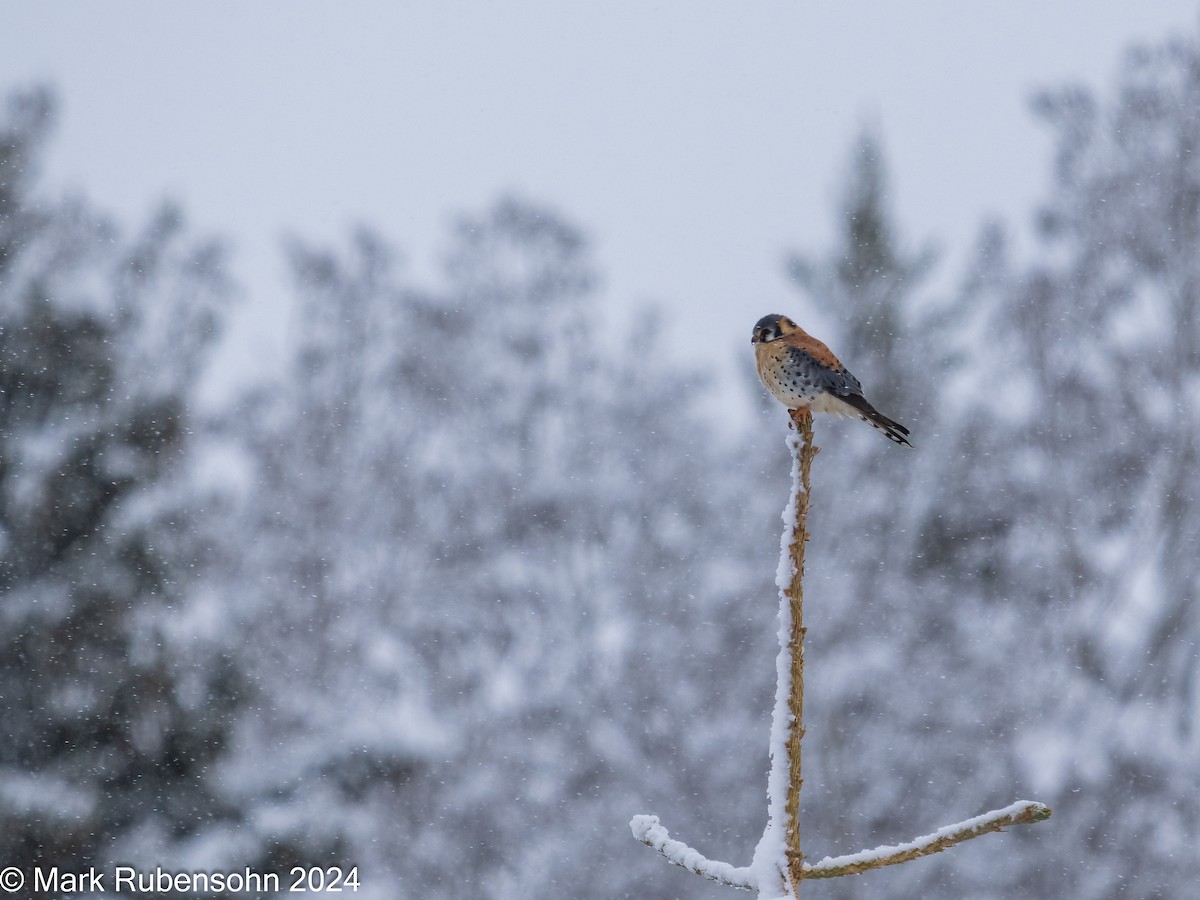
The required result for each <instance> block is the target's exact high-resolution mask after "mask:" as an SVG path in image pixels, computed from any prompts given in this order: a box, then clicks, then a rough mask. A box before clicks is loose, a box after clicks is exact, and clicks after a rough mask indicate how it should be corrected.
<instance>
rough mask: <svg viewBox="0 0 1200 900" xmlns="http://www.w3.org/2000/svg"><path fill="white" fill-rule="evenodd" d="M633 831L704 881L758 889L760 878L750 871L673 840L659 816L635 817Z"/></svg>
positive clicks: (745, 889)
mask: <svg viewBox="0 0 1200 900" xmlns="http://www.w3.org/2000/svg"><path fill="white" fill-rule="evenodd" d="M629 828H630V829H631V830H632V831H633V836H634V837H635V838H637V839H638V840H639V841H641V842H642V843H643V844H645V845H646V846H647V847H653V848H654V849H655V850H657V851H658V852H659V853H661V854H662V855H663V856H665V857H666V858H667V862H669V863H672V864H674V865H676V866H681V867H682V868H684V869H687V870H689V871H691V872H695V873H696V874H697V875H699V876H701V877H703V878H708V879H710V880H712V881H719V882H721V884H727V885H729V886H730V887H735V888H741V889H742V890H744V891H752V890H754V889H755V888H756V887H757V886H758V879H757V878H755V876H754V873H753V872H752V871H751V870H750V869H748V868H738V867H736V866H731V865H730V864H729V863H726V862H718V861H717V860H713V859H708V858H707V857H705V856H704V855H703V854H702V853H700V851H698V850H693V849H692V848H691V847H689V846H688V845H687V844H685V843H684V842H683V841H673V840H671V835H670V834H669V833H668V832H667V829H665V828H664V827H663V826H662V825H660V824H658V816H634V817H633V818H632V819H631V820H630V822H629Z"/></svg>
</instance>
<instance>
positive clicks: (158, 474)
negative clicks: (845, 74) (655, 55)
mask: <svg viewBox="0 0 1200 900" xmlns="http://www.w3.org/2000/svg"><path fill="white" fill-rule="evenodd" d="M1036 105H1037V110H1038V113H1039V114H1040V115H1041V116H1042V117H1043V118H1044V119H1045V122H1046V123H1047V126H1048V127H1049V128H1050V129H1051V130H1052V132H1053V134H1054V135H1055V141H1056V150H1055V153H1054V156H1053V159H1049V160H1047V166H1048V167H1049V168H1051V169H1052V173H1053V180H1052V187H1051V188H1050V190H1049V192H1048V194H1047V196H1046V197H1045V198H1044V202H1043V203H1042V205H1041V206H1040V207H1039V208H1038V209H1037V210H1032V211H1031V215H1032V216H1033V217H1034V218H1035V220H1036V222H1037V226H1038V228H1037V234H1038V239H1037V245H1036V246H1035V247H1033V249H1032V252H1031V253H1030V254H1029V255H1028V256H1029V258H1028V259H1020V260H1018V259H1016V258H1015V256H1016V254H1013V253H1010V252H1009V250H1008V246H1009V243H1010V241H1009V238H1008V237H1006V230H1005V227H1004V225H1002V224H1000V223H984V224H983V225H982V226H981V228H980V231H979V235H978V239H977V242H976V244H977V250H976V252H975V254H974V257H973V261H972V263H971V264H970V265H969V266H968V267H967V271H965V272H964V273H962V275H961V277H958V279H957V283H958V287H957V288H955V289H953V290H948V291H941V290H937V291H935V290H933V289H932V288H931V287H930V286H929V282H930V278H929V276H930V273H931V272H933V271H934V270H935V269H936V267H937V265H938V262H937V255H936V253H935V252H933V251H932V250H929V249H925V248H922V247H919V246H913V245H912V244H911V242H910V240H909V238H907V237H906V235H905V234H904V230H903V223H898V222H895V221H894V220H893V218H892V216H891V214H890V212H889V209H888V205H887V179H888V177H889V175H888V172H887V168H886V161H885V160H884V159H883V154H882V150H881V147H882V140H881V136H880V135H877V134H873V133H870V132H867V133H864V134H863V136H862V137H861V139H860V140H859V141H858V142H857V143H856V144H855V145H854V147H853V148H852V151H851V153H850V158H849V163H848V166H847V172H848V176H847V179H846V183H845V185H844V190H843V198H844V200H843V204H842V209H841V213H840V215H841V222H840V229H841V234H842V242H841V244H840V245H839V246H837V247H834V248H832V249H831V250H830V251H828V252H825V253H813V252H808V251H797V253H796V254H795V255H794V257H793V258H792V259H790V260H787V261H786V265H788V267H789V271H790V272H791V274H792V275H793V276H794V281H795V285H796V288H797V293H796V298H795V305H794V308H793V309H790V310H769V309H762V308H759V307H758V306H756V305H755V303H754V299H753V298H741V300H740V301H739V302H744V303H745V304H746V309H745V320H746V339H747V346H746V363H745V370H746V393H745V403H746V404H748V405H754V406H755V407H756V408H757V409H758V410H759V414H758V415H757V416H756V417H755V419H754V422H753V424H752V426H751V427H749V428H747V429H745V431H744V433H743V432H742V431H738V432H737V433H730V430H729V428H728V427H727V426H724V425H723V423H722V421H721V418H722V416H721V412H720V411H719V410H714V409H713V408H712V404H711V403H709V402H707V399H708V396H709V395H708V393H707V392H708V386H707V384H706V381H705V375H704V370H705V359H704V349H703V348H696V350H697V353H696V359H695V364H694V365H693V366H691V367H690V368H683V367H680V366H678V365H677V364H674V363H672V362H670V361H669V360H668V359H666V358H665V357H664V356H663V355H662V354H661V353H659V352H657V351H656V341H658V340H659V339H660V337H661V335H662V334H663V333H664V332H666V331H670V330H675V329H686V328H687V327H688V323H687V317H686V315H680V314H679V313H678V312H675V313H672V314H671V315H669V316H667V315H658V314H656V313H655V312H654V311H652V310H648V311H647V312H646V314H645V316H644V318H643V319H642V320H641V321H640V322H639V323H638V325H637V327H636V328H634V329H633V331H632V333H630V334H629V335H627V336H626V337H625V338H623V339H621V340H619V341H614V340H611V339H610V337H609V336H604V335H601V334H599V331H598V329H599V326H598V324H597V321H596V317H595V305H596V300H595V296H596V294H595V292H596V285H597V282H598V279H599V278H600V277H601V275H602V270H601V268H600V265H599V263H598V262H597V261H596V260H595V259H594V258H593V256H592V254H591V252H590V250H589V244H588V241H587V239H586V237H585V236H584V234H583V232H582V231H581V229H580V227H579V226H578V225H577V224H575V223H573V222H571V221H570V219H569V218H568V217H567V216H566V215H564V214H562V213H560V212H559V211H556V210H554V209H551V208H548V207H546V206H543V205H541V204H538V203H534V202H530V201H528V200H525V199H521V198H505V199H501V200H499V201H498V202H495V203H494V204H492V205H491V206H488V207H486V208H483V209H482V210H481V211H478V212H476V213H474V214H470V215H464V216H463V217H462V218H461V220H460V224H459V225H458V227H457V228H456V229H455V230H454V231H453V233H452V234H450V235H448V237H447V247H448V252H447V254H446V260H445V267H444V273H443V276H442V277H441V278H440V280H437V281H436V282H433V283H423V282H417V281H415V280H414V279H413V278H412V277H411V276H410V275H408V274H407V273H406V270H405V267H404V266H403V265H401V264H400V263H399V262H398V259H399V255H400V254H399V248H397V247H394V246H393V245H392V244H391V243H390V242H389V240H388V238H387V237H386V236H384V235H380V234H377V233H372V232H370V231H362V232H359V233H355V234H352V235H348V236H347V238H346V239H345V241H344V243H343V244H341V245H338V246H319V245H313V244H309V243H305V242H303V241H300V240H298V241H293V242H291V243H290V244H289V245H288V246H287V248H286V253H287V255H288V259H289V260H290V266H291V271H292V273H293V275H294V282H293V283H294V293H295V298H296V302H297V304H298V309H299V311H300V312H299V323H300V324H299V327H298V329H297V331H296V335H297V342H296V345H295V347H294V358H293V360H292V364H291V369H290V372H289V374H288V376H287V377H286V378H285V379H282V380H281V381H280V382H279V383H273V384H267V385H247V386H246V391H245V393H244V395H243V396H242V397H241V399H239V401H238V402H237V403H236V404H233V405H230V406H229V407H228V408H225V409H221V410H216V411H210V410H207V409H202V408H201V406H200V405H199V404H198V403H197V397H196V386H197V384H198V381H199V375H200V373H201V372H203V371H204V367H205V366H206V365H207V363H208V360H209V357H210V352H211V351H212V350H213V348H214V346H216V342H217V341H218V340H219V339H220V335H221V332H222V323H223V321H225V320H226V318H227V316H228V315H229V310H230V304H231V302H232V299H231V298H232V297H233V296H234V294H235V290H236V273H235V272H231V271H230V269H229V268H228V267H227V266H226V264H225V258H224V255H223V250H222V243H221V240H220V237H219V236H216V237H211V236H206V235H197V234H195V233H193V232H192V231H191V230H190V229H189V228H188V226H187V225H186V223H185V217H184V215H183V214H182V212H181V210H180V209H178V208H173V207H172V208H164V209H162V210H160V211H157V212H155V213H153V214H152V215H150V216H149V217H148V218H147V220H146V221H145V222H144V223H141V224H139V225H136V226H131V225H130V224H129V223H118V222H114V221H111V220H110V218H109V217H107V216H106V215H105V213H104V211H103V210H98V209H95V208H93V207H92V206H91V205H89V203H88V202H87V201H86V200H85V199H81V198H78V197H74V198H66V199H62V198H59V197H58V196H57V195H56V193H55V191H54V188H53V186H51V185H45V184H42V183H40V182H39V180H38V177H37V172H38V166H39V159H40V157H41V155H42V154H43V152H44V149H45V147H46V142H47V141H49V140H51V139H52V131H53V122H54V116H55V99H54V95H53V93H52V92H51V91H50V90H47V89H24V90H19V91H15V92H12V93H10V94H9V95H8V97H7V100H6V101H4V111H3V118H2V120H0V415H2V419H0V423H2V427H0V583H2V590H3V599H2V602H0V618H2V620H3V629H2V631H0V634H2V639H0V716H2V720H3V723H4V727H3V732H4V740H3V741H0V862H2V863H3V864H4V865H17V866H21V867H23V868H26V869H29V868H30V867H32V866H33V865H34V864H38V863H40V864H42V865H47V866H48V865H54V864H58V865H60V866H66V865H68V864H70V865H73V866H79V867H82V866H86V865H87V864H89V863H90V864H95V865H98V866H108V865H111V864H112V863H113V862H123V863H132V864H137V865H142V866H146V867H150V868H152V867H153V866H154V865H161V866H164V867H167V868H171V869H177V870H181V869H207V870H230V869H240V868H241V867H243V866H253V867H255V868H257V869H258V870H260V871H277V872H284V873H286V871H287V869H288V868H289V867H290V866H292V865H303V864H330V865H332V864H336V865H341V866H343V867H348V866H350V865H357V866H358V867H359V870H360V879H361V883H362V889H361V890H360V894H361V895H363V896H367V897H373V898H376V897H378V898H383V897H397V896H407V897H423V898H461V897H466V896H472V897H488V898H497V900H500V898H505V900H507V898H529V897H552V896H560V895H563V896H572V897H578V898H597V900H599V898H619V897H627V898H635V897H636V898H652V897H653V898H673V897H681V896H688V897H713V898H715V897H718V896H728V892H727V889H723V888H720V887H717V886H712V885H708V884H707V883H703V882H701V881H700V880H699V879H696V878H695V877H694V876H692V875H689V874H688V873H685V872H683V871H681V870H677V869H674V868H671V867H668V866H666V865H665V864H664V863H663V861H662V860H661V859H660V858H658V856H657V855H656V854H654V853H652V852H651V851H649V850H647V849H646V848H644V847H641V846H639V845H638V844H636V843H635V842H634V841H633V840H632V838H631V836H630V833H629V829H628V827H627V824H626V823H627V822H628V820H629V818H630V816H632V815H633V814H635V813H643V812H653V813H656V814H659V815H661V816H662V817H663V820H664V822H665V823H667V824H668V825H669V826H670V827H671V829H672V830H673V831H674V832H675V833H676V834H677V836H678V837H680V838H682V839H685V840H687V841H688V842H689V843H691V844H692V845H694V846H696V847H697V848H699V849H701V850H702V851H704V852H705V853H706V854H708V855H709V856H711V857H714V858H720V859H726V860H729V861H731V862H733V863H735V864H744V863H746V862H748V861H749V859H750V856H751V854H752V851H753V847H754V845H755V843H756V842H757V840H758V838H759V836H760V834H761V832H762V828H763V825H764V824H765V823H764V817H765V811H766V799H765V785H766V771H767V765H768V763H767V758H766V745H767V732H768V719H769V713H770V705H771V696H772V691H773V688H774V684H773V678H774V654H775V649H776V644H775V623H774V617H775V614H776V608H777V607H776V592H775V588H774V585H773V578H774V572H775V565H776V559H777V553H778V546H779V531H780V528H781V522H780V518H779V513H780V510H781V509H782V507H783V504H784V502H785V500H786V493H787V471H788V468H787V460H786V452H785V446H784V424H783V423H784V414H783V412H782V410H781V409H779V408H775V407H772V406H771V405H770V404H768V402H767V400H766V398H765V396H764V392H763V391H762V390H761V388H760V387H759V386H758V385H757V383H756V382H754V380H753V376H752V374H751V366H750V348H749V343H748V341H749V334H750V327H751V325H752V324H753V322H754V321H755V320H756V319H757V318H758V317H759V316H760V315H762V314H765V313H767V312H772V311H778V312H788V313H791V314H793V315H795V316H796V317H797V318H798V319H800V320H801V321H803V320H804V316H805V310H813V309H821V310H823V311H825V315H826V317H827V318H828V319H830V320H832V321H836V322H837V323H839V326H840V331H839V332H838V333H831V334H822V335H821V337H822V338H823V339H825V340H826V341H827V342H828V343H829V344H830V345H831V346H832V347H833V348H834V349H835V351H837V352H838V353H839V355H841V356H842V358H844V359H846V360H847V361H849V364H850V366H851V368H852V369H853V370H854V371H855V373H856V374H857V375H858V376H859V377H860V378H861V379H862V380H863V382H864V383H865V385H866V387H867V391H868V395H869V396H870V397H871V398H872V400H873V401H874V402H875V403H876V404H877V405H878V406H879V407H880V408H881V409H882V410H884V411H885V412H887V413H888V414H889V415H892V416H895V417H896V418H898V419H899V420H900V421H902V422H905V423H906V424H908V425H910V426H912V428H913V437H914V442H915V444H916V448H917V449H916V450H915V451H913V452H907V451H900V450H898V449H897V448H895V447H892V446H891V445H889V444H888V443H887V442H886V441H883V440H882V438H881V437H880V436H879V435H878V434H876V433H875V432H874V431H872V430H870V429H866V428H863V427H860V426H857V425H856V424H855V423H850V424H846V425H838V424H833V423H828V422H826V421H824V420H822V421H820V422H819V423H818V425H819V427H818V443H820V444H822V445H823V446H824V452H823V453H822V454H821V456H820V457H819V458H818V460H817V464H816V468H815V472H814V485H815V501H814V508H813V513H812V517H811V519H810V528H811V530H812V532H813V534H814V539H813V542H812V544H811V545H810V551H809V569H810V574H809V580H808V588H809V590H808V596H809V598H810V600H809V603H808V610H807V612H808V616H809V620H810V621H809V622H808V625H809V647H808V661H809V676H808V698H809V699H808V704H807V706H806V713H807V715H808V723H807V724H808V728H809V740H808V741H807V742H806V745H805V766H806V776H807V778H806V785H805V793H804V795H803V807H802V810H803V811H802V815H803V822H804V826H803V827H804V834H805V841H806V850H807V853H808V854H809V856H810V857H812V858H814V859H815V858H819V857H821V856H824V855H826V854H836V853H841V852H852V851H855V850H858V849H862V848H864V847H870V846H875V845H877V844H881V843H894V842H897V841H902V840H907V839H909V838H912V837H914V836H916V835H918V834H921V833H924V832H926V831H929V830H932V829H933V828H934V827H936V826H938V825H941V824H945V823H947V822H949V821H954V820H958V819H961V818H964V817H966V816H970V815H974V814H976V813H978V812H982V811H983V810H986V809H990V808H994V807H999V806H1003V805H1006V804H1008V803H1009V802H1010V801H1012V800H1014V799H1017V798H1024V799H1036V800H1040V801H1042V802H1045V803H1048V804H1049V805H1051V806H1052V807H1054V809H1055V816H1054V818H1053V819H1052V820H1051V821H1050V822H1048V823H1046V824H1044V825H1039V826H1037V827H1034V828H1028V829H1018V830H1017V831H1014V832H1012V833H1011V834H1009V835H1008V836H1006V837H994V838H989V839H988V840H986V841H980V842H977V844H975V845H967V846H964V847H962V848H960V849H956V850H954V851H952V852H950V853H948V854H945V855H942V856H939V857H936V858H933V859H929V860H924V861H921V862H916V863H911V864H908V865H905V866H903V867H900V868H897V869H892V870H888V871H884V872H878V873H870V874H867V875H864V876H860V877H857V878H853V879H843V880H841V881H840V882H831V883H814V884H812V885H811V886H809V887H807V888H806V889H805V893H806V896H812V897H830V898H834V897H836V898H850V897H860V896H862V897H866V896H870V897H873V898H882V897H894V898H901V897H904V898H908V897H925V898H961V897H972V898H1001V897H1005V898H1008V897H1073V898H1117V897H1121V898H1151V897H1183V896H1190V895H1191V894H1192V893H1194V891H1195V886H1196V885H1197V884H1200V853H1198V852H1197V846H1198V841H1200V792H1198V791H1197V788H1196V786H1197V785H1198V784H1200V729H1198V726H1197V719H1198V713H1200V665H1198V662H1200V650H1198V647H1197V642H1198V640H1200V605H1197V602H1196V601H1197V586H1198V577H1197V572H1198V571H1200V565H1198V557H1200V504H1198V503H1197V494H1198V492H1200V476H1198V475H1197V472H1198V471H1200V466H1198V463H1200V458H1198V457H1200V446H1198V444H1197V442H1198V439H1200V252H1198V251H1200V43H1198V41H1197V38H1196V36H1195V35H1193V36H1191V37H1186V38H1175V39H1170V40H1166V41H1164V42H1162V43H1161V44H1159V45H1157V46H1151V47H1146V48H1141V49H1137V50H1134V51H1132V52H1131V53H1130V54H1129V55H1128V57H1127V59H1126V62H1125V64H1124V67H1123V69H1122V74H1121V76H1120V78H1119V80H1118V81H1117V83H1116V84H1114V85H1111V86H1109V87H1108V88H1106V89H1104V90H1100V91H1093V90H1086V89H1079V88H1071V89H1062V90H1057V91H1051V92H1049V93H1046V94H1045V95H1043V96H1042V97H1040V98H1039V99H1038V101H1037V104H1036ZM902 174H903V173H900V175H901V177H902ZM951 281H953V279H951Z"/></svg>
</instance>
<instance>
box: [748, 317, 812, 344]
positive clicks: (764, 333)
mask: <svg viewBox="0 0 1200 900" xmlns="http://www.w3.org/2000/svg"><path fill="white" fill-rule="evenodd" d="M799 330H800V326H799V325H797V324H796V323H795V322H793V321H792V320H791V319H789V318H788V317H787V316H781V315H779V314H778V313H771V315H769V316H763V317H762V318H761V319H759V320H758V322H756V323H755V325H754V333H753V334H752V335H751V336H750V343H752V344H765V343H767V342H768V341H777V340H779V339H780V338H781V337H785V336H787V335H789V334H791V333H792V332H793V331H799Z"/></svg>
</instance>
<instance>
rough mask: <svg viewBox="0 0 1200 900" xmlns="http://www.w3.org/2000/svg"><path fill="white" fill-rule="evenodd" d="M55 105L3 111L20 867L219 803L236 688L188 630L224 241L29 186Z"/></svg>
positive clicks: (0, 834) (164, 218)
mask: <svg viewBox="0 0 1200 900" xmlns="http://www.w3.org/2000/svg"><path fill="white" fill-rule="evenodd" d="M53 105H54V104H53V99H52V97H51V96H50V94H49V93H48V92H46V91H42V90H30V91H25V92H19V93H15V94H13V95H11V96H10V97H9V98H8V100H7V105H6V110H5V116H4V118H3V120H2V121H0V590H2V594H0V618H2V620H3V629H2V633H3V639H2V640H0V718H2V719H3V722H4V734H5V739H4V741H3V742H0V858H3V859H4V861H5V864H6V865H16V866H18V867H21V868H22V869H24V870H25V871H26V872H29V871H30V868H31V866H32V865H34V864H42V865H65V864H67V863H70V864H71V865H73V866H78V867H84V866H86V865H87V864H89V863H91V864H96V865H104V864H106V863H107V862H110V861H111V860H113V859H114V858H123V859H129V858H132V857H134V856H138V855H139V854H141V853H143V852H149V853H157V854H158V856H159V858H163V854H165V853H167V852H169V851H180V850H181V848H182V846H183V845H184V844H186V843H187V842H188V841H189V840H191V839H194V838H196V837H197V836H198V835H200V834H202V833H204V831H205V829H206V826H208V825H209V824H210V823H211V822H213V821H214V820H217V819H221V818H223V817H228V816H230V815H231V814H232V812H231V810H229V809H227V808H225V807H223V806H222V805H221V804H220V803H219V802H218V801H216V799H215V793H214V786H213V784H212V782H211V780H210V779H209V778H208V775H207V772H208V768H209V766H210V764H211V763H212V762H213V760H214V759H215V758H216V757H217V756H218V755H219V754H220V752H221V751H222V748H223V747H224V744H225V740H226V732H227V727H228V726H227V721H226V719H225V714H226V713H227V712H228V711H229V710H230V709H231V708H232V707H233V705H234V703H235V701H236V697H237V678H236V669H235V668H234V667H233V666H232V665H231V664H229V663H228V662H227V661H226V660H225V658H224V656H223V655H222V654H221V652H220V648H219V645H217V644H216V643H215V642H212V641H209V640H206V639H205V636H204V635H197V634H194V633H190V632H189V633H186V634H185V633H184V632H185V631H187V624H188V622H189V619H190V617H191V616H193V615H194V614H195V613H196V612H197V610H196V601H195V594H194V593H193V587H194V573H195V563H196V562H197V559H198V551H197V549H196V547H194V546H193V545H192V542H191V539H190V527H191V524H192V519H191V516H192V515H193V513H194V512H195V509H196V505H197V504H198V503H199V501H200V498H199V497H198V496H196V495H195V494H194V493H193V492H191V491H190V490H189V487H188V484H187V482H186V481H183V480H182V479H181V478H180V477H179V475H180V473H181V472H182V471H183V468H182V467H183V464H184V463H185V462H186V460H187V455H188V451H189V447H190V441H189V428H190V423H191V421H192V416H191V412H190V402H191V391H192V389H193V384H194V381H195V377H196V374H197V372H198V371H199V367H200V365H201V363H202V361H203V359H204V354H205V350H206V348H207V346H208V344H209V339H210V337H211V335H212V333H213V330H214V327H215V324H216V321H217V318H218V315H219V311H220V308H221V305H222V301H223V298H224V296H225V294H226V286H225V283H224V279H223V276H222V274H221V254H220V253H219V251H218V248H217V247H216V246H215V245H213V244H211V243H209V242H196V241H194V240H193V239H191V238H189V237H187V236H186V235H185V234H184V232H183V230H182V223H181V219H180V216H179V214H178V213H177V212H176V211H174V210H171V209H166V210H164V211H162V212H161V213H160V214H159V215H157V216H156V217H154V218H153V219H152V220H151V221H150V222H149V224H148V226H147V227H146V229H145V230H144V232H143V233H142V234H140V235H138V236H136V237H134V238H127V237H124V236H122V235H121V234H120V233H119V232H118V231H117V229H116V228H115V227H114V226H113V225H112V224H111V223H110V222H108V221H106V220H105V219H104V218H103V217H102V216H100V215H99V214H97V213H96V212H95V211H93V210H92V209H91V208H89V207H88V206H87V205H86V204H85V203H84V202H82V201H79V200H74V201H62V202H60V201H54V200H51V199H49V198H47V197H45V196H41V195H39V193H38V192H37V191H36V190H35V173H36V171H37V168H38V162H39V158H40V155H41V152H42V145H43V142H44V140H45V137H46V133H47V130H48V128H49V126H50V122H51V119H52V113H53Z"/></svg>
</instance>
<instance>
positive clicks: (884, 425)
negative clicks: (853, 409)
mask: <svg viewBox="0 0 1200 900" xmlns="http://www.w3.org/2000/svg"><path fill="white" fill-rule="evenodd" d="M862 420H863V421H864V422H866V423H867V424H869V425H870V426H871V427H872V428H877V429H879V430H880V431H882V432H883V434H884V437H886V438H887V439H888V440H889V441H894V442H896V443H897V444H904V445H905V446H906V447H911V446H912V443H911V442H910V441H909V440H908V429H907V428H905V427H904V426H903V425H901V424H900V423H899V422H893V421H892V420H891V419H889V418H888V417H887V416H885V415H883V413H880V412H876V413H875V414H874V415H873V416H872V415H864V416H863V417H862Z"/></svg>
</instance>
